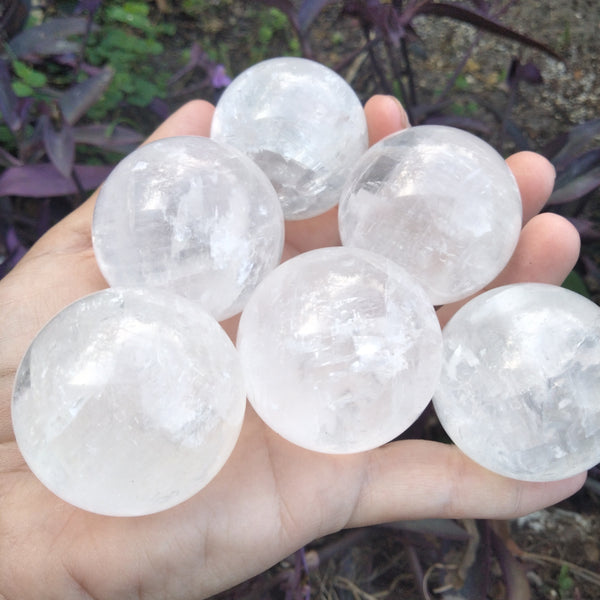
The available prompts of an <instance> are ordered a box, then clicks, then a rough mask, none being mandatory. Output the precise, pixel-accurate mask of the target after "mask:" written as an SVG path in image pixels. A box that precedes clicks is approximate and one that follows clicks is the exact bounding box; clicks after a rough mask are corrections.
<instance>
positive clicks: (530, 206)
mask: <svg viewBox="0 0 600 600" xmlns="http://www.w3.org/2000/svg"><path fill="white" fill-rule="evenodd" d="M506 163H507V164H508V166H509V167H510V169H511V171H512V172H513V174H514V176H515V179H516V180H517V185H518V186H519V191H520V192H521V199H522V202H523V223H527V221H529V219H531V218H532V217H533V216H534V215H537V213H539V212H540V210H542V208H543V207H544V204H546V202H547V200H548V198H549V197H550V194H551V193H552V188H553V187H554V180H555V178H556V171H555V170H554V167H553V166H552V163H551V162H550V161H549V160H547V159H545V158H544V157H543V156H541V155H540V154H536V153H535V152H517V153H516V154H513V155H512V156H509V157H508V158H507V159H506Z"/></svg>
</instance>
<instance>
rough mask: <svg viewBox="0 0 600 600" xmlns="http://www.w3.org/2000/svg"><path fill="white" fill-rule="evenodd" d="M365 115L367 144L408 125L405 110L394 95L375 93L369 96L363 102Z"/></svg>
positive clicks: (373, 142) (371, 143) (370, 144)
mask: <svg viewBox="0 0 600 600" xmlns="http://www.w3.org/2000/svg"><path fill="white" fill-rule="evenodd" d="M365 116H366V117H367V124H368V128H369V146H372V145H373V144H375V143H377V142H378V141H379V140H381V139H383V138H384V137H385V136H387V135H389V134H390V133H394V132H396V131H400V130H401V129H406V128H407V127H409V123H408V116H407V115H406V111H405V110H404V108H403V107H402V104H400V102H399V101H398V100H397V99H396V98H394V96H383V95H377V96H373V97H372V98H370V99H369V100H368V101H367V103H366V104H365Z"/></svg>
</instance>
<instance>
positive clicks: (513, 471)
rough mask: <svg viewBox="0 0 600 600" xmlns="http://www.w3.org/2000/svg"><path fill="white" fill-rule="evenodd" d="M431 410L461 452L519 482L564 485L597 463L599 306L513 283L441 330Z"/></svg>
mask: <svg viewBox="0 0 600 600" xmlns="http://www.w3.org/2000/svg"><path fill="white" fill-rule="evenodd" d="M443 337H444V360H443V367H442V375H441V378H440V383H439V386H438V389H437V391H436V392H435V398H434V406H435V410H436V412H437V414H438V416H439V419H440V422H441V423H442V425H443V427H444V429H445V430H446V432H447V433H448V435H449V436H450V437H451V438H452V440H453V441H454V442H455V443H456V445H457V446H458V447H459V448H460V449H461V450H462V451H463V452H464V453H465V454H467V455H468V456H469V457H471V458H472V459H473V460H474V461H476V462H478V463H480V464H481V465H483V466H484V467H487V468H488V469H490V470H492V471H495V472H497V473H500V474H502V475H505V476H507V477H512V478H514V479H521V480H529V481H551V480H558V479H563V478H566V477H569V476H571V475H575V474H577V473H580V472H583V471H585V470H586V469H588V468H590V467H592V466H593V465H595V464H596V463H598V462H600V402H599V399H600V308H599V307H598V306H597V305H595V304H594V303H593V302H591V301H590V300H587V299H586V298H584V297H583V296H580V295H578V294H575V293H574V292H571V291H568V290H566V289H563V288H560V287H557V286H551V285H547V284H539V283H521V284H513V285H507V286H504V287H500V288H496V289H494V290H492V291H489V292H486V293H484V294H482V295H480V296H477V297H476V298H475V299H473V300H471V301H470V302H468V303H467V304H466V305H465V306H464V307H463V308H461V309H460V310H459V311H458V312H457V313H456V314H455V315H454V317H453V318H452V319H451V320H450V322H449V323H448V324H447V325H446V327H445V328H444V332H443Z"/></svg>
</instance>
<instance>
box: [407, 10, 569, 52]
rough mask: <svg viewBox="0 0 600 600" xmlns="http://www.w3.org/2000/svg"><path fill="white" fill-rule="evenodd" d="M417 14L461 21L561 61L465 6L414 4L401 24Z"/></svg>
mask: <svg viewBox="0 0 600 600" xmlns="http://www.w3.org/2000/svg"><path fill="white" fill-rule="evenodd" d="M417 14H422V15H436V16H439V17H449V18H451V19H456V20H458V21H463V22H464V23H469V24H471V25H474V26H475V27H477V28H478V29H483V30H485V31H489V32H490V33H494V34H496V35H500V36H502V37H505V38H508V39H511V40H515V41H517V42H519V43H520V44H524V45H526V46H531V47H532V48H537V49H538V50H541V51H542V52H545V53H546V54H548V55H550V56H553V57H554V58H556V59H557V60H560V61H562V57H561V56H560V54H557V53H556V52H555V51H554V50H553V49H552V48H550V47H549V46H546V44H542V43H541V42H538V41H537V40H535V39H533V38H531V37H529V36H527V35H523V34H522V33H519V32H518V31H515V30H514V29H510V28H509V27H506V26H505V25H502V24H501V23H499V22H498V21H496V20H494V19H493V18H490V17H488V16H486V15H484V14H482V13H481V12H479V11H477V10H472V9H470V8H466V7H465V6H460V5H458V4H448V3H446V2H420V3H416V4H415V5H414V6H413V8H411V9H407V10H406V11H404V13H403V16H402V22H403V23H407V22H410V21H411V20H412V19H413V17H415V16H416V15H417Z"/></svg>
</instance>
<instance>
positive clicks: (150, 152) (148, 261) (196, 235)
mask: <svg viewBox="0 0 600 600" xmlns="http://www.w3.org/2000/svg"><path fill="white" fill-rule="evenodd" d="M283 238H284V228H283V214H282V211H281V206H280V204H279V201H278V199H277V195H276V194H275V190H274V189H273V186H272V185H271V184H270V183H269V181H268V180H267V178H266V177H265V175H264V174H263V173H262V172H261V170H260V169H259V168H258V167H257V166H256V165H254V164H253V163H252V161H250V160H249V159H248V158H247V157H246V156H244V155H243V154H241V153H240V152H239V151H238V150H235V149H234V148H231V147H227V146H225V145H223V144H219V143H218V142H215V141H214V140H211V139H208V138H203V137H194V136H189V137H187V136H182V137H172V138H166V139H162V140H158V141H155V142H152V143H150V144H147V145H145V146H141V147H140V148H138V149H137V150H136V151H135V152H133V153H132V154H130V155H129V156H127V157H126V158H124V159H123V160H122V161H121V162H120V163H119V164H118V165H117V167H116V168H115V169H114V170H113V172H112V173H111V174H110V176H109V177H108V179H107V180H106V182H105V183H104V184H103V185H102V187H101V188H100V194H99V196H98V200H97V201H96V208H95V211H94V220H93V226H92V240H93V244H94V252H95V254H96V259H97V261H98V265H99V267H100V270H101V271H102V274H103V275H104V277H105V278H106V280H107V281H108V283H109V284H110V285H112V286H141V287H155V288H162V289H169V290H172V291H175V292H177V293H179V294H181V295H183V296H186V297H188V298H190V299H192V300H194V301H196V302H199V303H200V305H201V306H203V307H204V308H205V309H206V310H208V311H209V312H210V313H211V314H212V315H214V316H215V317H216V318H217V319H218V320H222V319H225V318H227V317H230V316H232V315H234V314H236V313H238V312H240V311H241V310H242V308H243V306H244V304H245V303H246V300H247V299H248V296H249V295H250V293H251V291H252V290H253V289H254V288H255V287H256V285H257V284H258V282H259V281H260V280H261V279H262V278H263V277H264V276H265V274H266V273H268V272H269V271H270V270H271V269H273V268H275V266H277V264H278V263H279V260H280V258H281V252H282V249H283Z"/></svg>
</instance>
